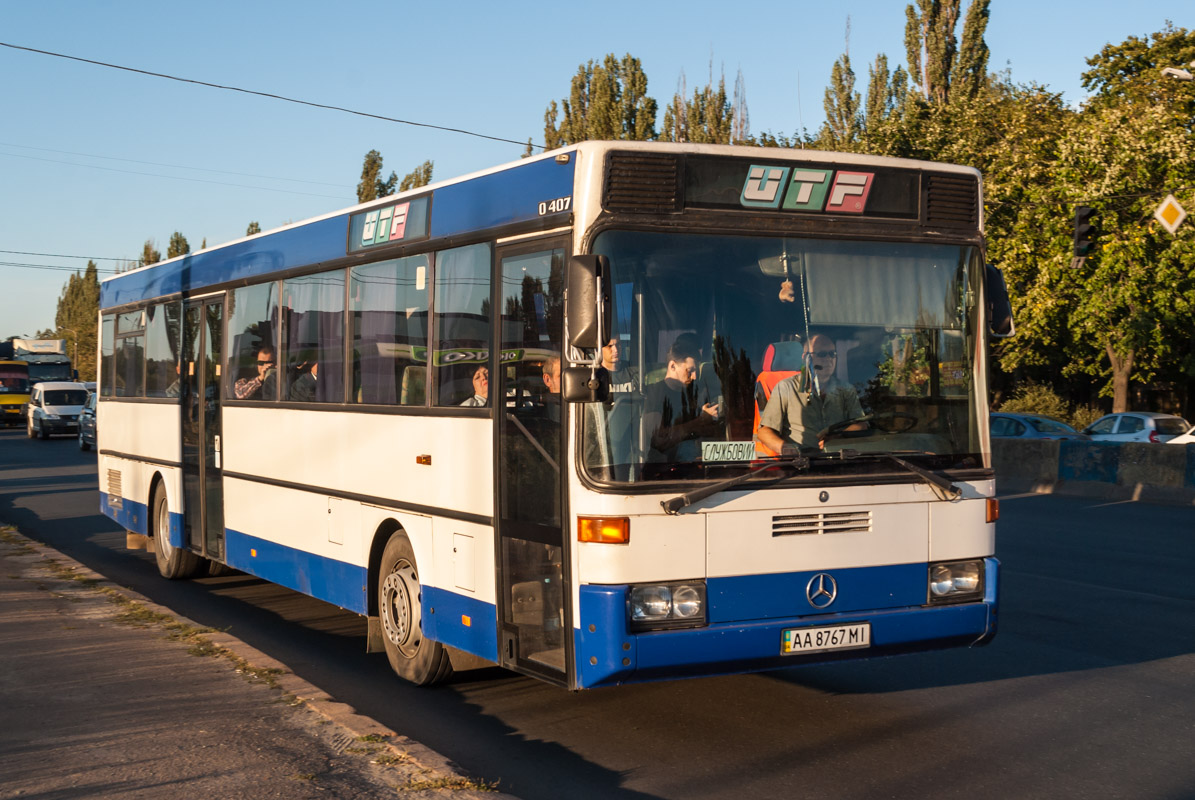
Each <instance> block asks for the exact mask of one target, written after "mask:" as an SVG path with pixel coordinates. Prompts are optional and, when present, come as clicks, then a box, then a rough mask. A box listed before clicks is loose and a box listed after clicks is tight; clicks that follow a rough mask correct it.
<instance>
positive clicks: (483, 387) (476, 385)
mask: <svg viewBox="0 0 1195 800" xmlns="http://www.w3.org/2000/svg"><path fill="white" fill-rule="evenodd" d="M489 402H490V368H489V367H487V366H485V365H484V364H482V365H479V366H478V367H477V369H476V370H474V372H473V396H472V397H470V398H469V399H468V400H466V401H465V402H463V403H461V405H462V406H464V407H466V408H481V407H483V406H486V405H489Z"/></svg>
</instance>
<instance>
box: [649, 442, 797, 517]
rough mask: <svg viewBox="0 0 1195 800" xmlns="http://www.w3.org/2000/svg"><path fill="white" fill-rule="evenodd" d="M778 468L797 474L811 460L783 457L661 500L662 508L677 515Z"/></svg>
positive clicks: (665, 511)
mask: <svg viewBox="0 0 1195 800" xmlns="http://www.w3.org/2000/svg"><path fill="white" fill-rule="evenodd" d="M776 467H792V468H793V469H794V470H796V471H797V472H804V471H805V470H807V469H809V459H808V458H807V457H805V456H803V455H800V454H798V455H795V456H783V457H781V458H780V459H778V460H776V461H770V462H768V463H767V464H764V465H763V466H762V467H756V468H755V469H753V470H751V471H750V472H744V473H743V474H742V475H735V476H734V477H733V478H728V479H726V480H724V481H719V482H718V483H713V484H710V485H709V486H702V487H701V488H700V489H694V490H693V491H691V492H685V493H684V494H682V495H677V496H676V497H673V498H671V499H669V500H661V501H660V507H661V508H663V509H664V513H665V514H676V513H677V512H678V511H680V510H681V509H682V508H684V507H685V506H691V505H693V504H694V503H696V502H697V501H698V500H704V499H705V498H707V497H709V496H710V495H714V494H717V493H718V492H724V491H726V490H727V489H730V488H733V487H735V486H738V485H739V484H740V483H745V482H747V481H748V480H750V479H751V478H753V477H754V476H756V475H758V474H759V473H761V472H767V471H768V470H770V469H775V468H776Z"/></svg>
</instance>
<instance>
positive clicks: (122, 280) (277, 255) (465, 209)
mask: <svg viewBox="0 0 1195 800" xmlns="http://www.w3.org/2000/svg"><path fill="white" fill-rule="evenodd" d="M610 150H620V151H641V152H655V153H661V154H664V153H681V154H704V155H717V156H735V157H760V158H766V159H768V160H769V161H773V162H774V161H792V162H817V163H823V164H842V165H857V166H862V165H869V166H873V167H893V168H904V169H922V170H933V171H936V172H955V173H961V174H965V175H968V176H974V177H975V178H976V179H977V180H979V177H980V176H979V172H978V170H975V169H973V168H970V167H960V166H955V165H949V164H938V163H933V162H928V161H914V160H906V159H898V158H889V157H883V156H867V155H860V154H857V153H835V152H828V151H819V150H792V149H785V148H775V147H747V146H742V145H712V144H672V143H662V142H629V141H591V142H581V143H578V144H575V145H570V146H568V147H564V148H560V149H558V150H552V151H549V152H547V153H544V154H542V155H539V156H535V157H531V158H525V159H521V160H519V161H515V162H510V163H507V164H502V165H499V166H496V167H492V168H490V169H486V170H482V171H479V172H474V173H470V174H468V175H463V176H460V177H457V178H453V179H450V180H446V181H438V182H435V183H432V184H429V185H427V186H421V187H419V188H417V189H412V190H409V191H407V192H402V193H399V194H396V195H390V196H387V197H382V198H378V199H376V200H372V201H369V202H367V203H361V204H359V205H354V206H350V207H348V208H344V209H341V210H339V211H333V212H331V213H328V214H325V215H323V216H319V217H314V218H312V219H307V220H303V221H300V222H296V223H292V224H290V225H286V226H283V227H280V228H275V229H272V230H269V231H265V232H263V233H259V234H254V235H253V236H247V237H244V238H241V239H237V240H234V241H231V242H226V243H224V244H220V245H216V246H214V247H209V248H206V249H204V250H200V251H196V252H193V253H188V254H186V255H183V256H177V257H175V258H172V259H169V260H166V261H160V262H157V263H155V264H150V265H147V266H144V267H139V268H137V269H135V270H130V271H129V272H123V273H121V274H119V275H115V276H112V277H109V278H105V279H104V280H103V281H102V282H101V285H100V308H102V309H110V308H117V307H120V306H126V305H130V304H134V303H138V302H142V301H144V300H149V299H153V298H158V297H167V296H172V295H178V294H182V293H195V292H198V291H201V290H203V289H204V288H206V287H214V286H217V285H221V284H227V283H230V282H237V281H241V280H251V279H253V278H257V277H260V276H262V275H266V274H270V273H275V272H282V271H286V270H289V269H299V268H302V267H309V266H313V265H318V264H323V263H328V262H334V261H342V260H344V259H346V257H348V255H349V248H347V247H346V245H347V244H348V239H349V236H348V230H349V227H350V224H351V222H352V220H353V219H354V218H356V217H359V216H360V215H362V214H364V213H365V212H368V211H369V210H371V209H374V208H389V207H392V206H394V205H396V204H397V203H401V202H403V201H404V200H407V199H411V200H416V199H420V198H425V197H426V198H430V205H431V207H432V208H433V209H434V213H431V214H430V221H429V223H428V230H427V231H426V235H425V236H422V237H420V238H421V239H429V240H445V239H448V240H451V239H452V238H453V237H457V238H459V237H464V236H467V235H469V234H471V233H474V232H478V231H483V230H486V229H490V228H497V227H500V226H506V225H513V224H518V223H534V222H536V220H540V221H541V222H550V221H552V219H553V218H555V219H556V220H557V222H558V224H567V220H568V218H569V215H568V213H567V212H564V213H558V214H548V215H545V214H544V213H543V212H542V211H541V204H542V203H543V202H544V201H550V200H553V199H556V198H564V197H570V196H571V195H572V194H573V192H574V175H575V170H576V169H577V165H578V163H579V162H581V161H584V160H598V159H601V158H603V157H604V155H605V153H606V152H608V151H610Z"/></svg>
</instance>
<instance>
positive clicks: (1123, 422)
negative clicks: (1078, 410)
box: [1083, 411, 1191, 443]
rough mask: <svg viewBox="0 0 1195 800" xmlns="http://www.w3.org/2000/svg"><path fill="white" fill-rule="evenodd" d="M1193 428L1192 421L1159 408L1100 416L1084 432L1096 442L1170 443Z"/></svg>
mask: <svg viewBox="0 0 1195 800" xmlns="http://www.w3.org/2000/svg"><path fill="white" fill-rule="evenodd" d="M1190 429H1191V423H1189V422H1187V421H1186V420H1185V419H1183V418H1182V417H1176V416H1174V415H1173V414H1159V413H1158V412H1156V411H1122V412H1119V413H1116V414H1108V415H1106V416H1103V417H1100V418H1099V419H1097V420H1096V421H1095V422H1093V423H1091V425H1089V426H1087V428H1086V429H1085V430H1084V431H1083V432H1084V433H1086V434H1087V435H1088V436H1090V437H1091V438H1092V439H1094V440H1095V441H1097V442H1155V443H1159V442H1168V441H1170V440H1171V439H1173V438H1174V437H1176V436H1181V435H1183V434H1184V433H1186V432H1187V431H1188V430H1190Z"/></svg>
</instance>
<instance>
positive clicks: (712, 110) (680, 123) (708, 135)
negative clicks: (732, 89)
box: [660, 72, 745, 144]
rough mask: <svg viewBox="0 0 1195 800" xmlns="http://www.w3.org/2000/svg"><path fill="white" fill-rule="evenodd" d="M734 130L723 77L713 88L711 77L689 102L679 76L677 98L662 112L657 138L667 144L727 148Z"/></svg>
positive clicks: (683, 78)
mask: <svg viewBox="0 0 1195 800" xmlns="http://www.w3.org/2000/svg"><path fill="white" fill-rule="evenodd" d="M744 103H745V101H744ZM733 128H734V108H733V107H732V106H731V102H730V99H729V98H728V97H727V95H726V79H725V77H720V78H719V79H718V85H717V87H715V86H714V82H713V75H712V74H711V76H710V81H709V82H708V83H706V85H705V86H701V87H698V88H697V89H694V90H693V96H692V98H689V99H686V98H685V75H684V73H683V72H682V73H681V77H680V81H679V83H678V87H677V91H676V94H674V95H673V96H672V102H671V103H669V104H668V106H667V107H666V108H665V109H664V126H663V131H661V133H660V138H661V139H663V140H664V141H668V142H695V143H698V144H730V142H731V131H732V129H733Z"/></svg>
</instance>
